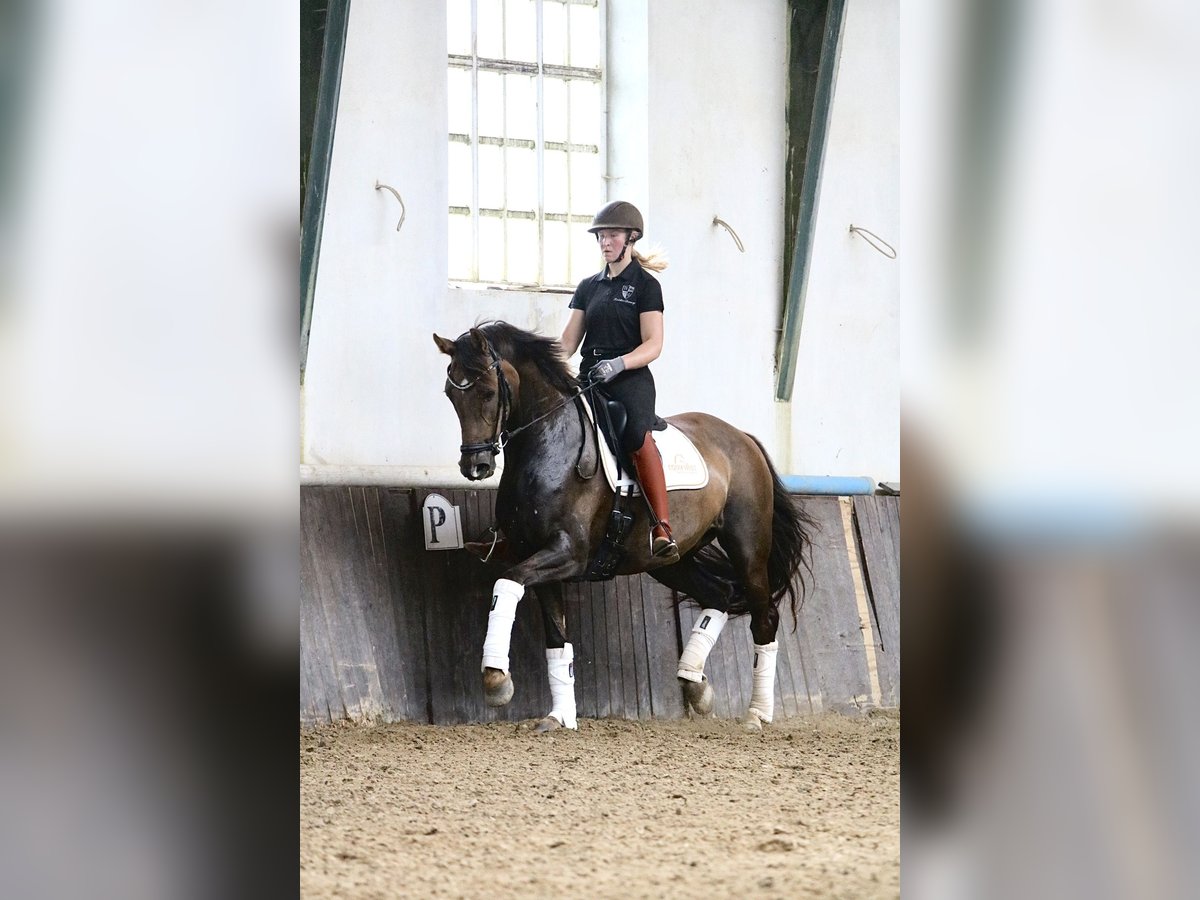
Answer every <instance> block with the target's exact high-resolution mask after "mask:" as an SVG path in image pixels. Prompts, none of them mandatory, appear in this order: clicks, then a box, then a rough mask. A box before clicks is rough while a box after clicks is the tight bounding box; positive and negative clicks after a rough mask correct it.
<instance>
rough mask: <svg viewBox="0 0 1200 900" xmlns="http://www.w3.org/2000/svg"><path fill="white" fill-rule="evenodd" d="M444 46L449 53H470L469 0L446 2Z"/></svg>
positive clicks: (464, 54) (462, 54) (466, 54)
mask: <svg viewBox="0 0 1200 900" xmlns="http://www.w3.org/2000/svg"><path fill="white" fill-rule="evenodd" d="M446 47H447V49H448V52H450V53H457V54H459V55H461V56H470V55H471V0H450V2H449V3H448V4H446Z"/></svg>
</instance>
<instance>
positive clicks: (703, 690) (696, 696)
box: [679, 675, 713, 716]
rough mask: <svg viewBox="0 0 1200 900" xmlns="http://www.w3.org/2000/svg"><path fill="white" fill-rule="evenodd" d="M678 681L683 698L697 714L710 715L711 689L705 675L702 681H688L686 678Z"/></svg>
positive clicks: (711, 707)
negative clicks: (681, 686) (681, 688)
mask: <svg viewBox="0 0 1200 900" xmlns="http://www.w3.org/2000/svg"><path fill="white" fill-rule="evenodd" d="M679 683H680V684H681V685H683V697H684V699H685V700H687V703H688V706H690V707H691V708H692V709H693V710H695V711H696V713H697V715H701V716H708V715H712V709H713V689H712V685H711V684H709V683H708V676H707V675H706V676H705V677H704V680H703V681H688V680H687V679H686V678H681V679H679Z"/></svg>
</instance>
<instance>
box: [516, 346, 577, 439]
mask: <svg viewBox="0 0 1200 900" xmlns="http://www.w3.org/2000/svg"><path fill="white" fill-rule="evenodd" d="M517 374H518V375H520V376H521V386H520V388H519V389H518V391H517V398H516V403H515V404H514V408H513V419H512V424H511V426H510V429H511V428H518V427H522V426H524V425H528V424H529V423H530V422H533V421H534V420H535V419H537V417H538V416H540V415H543V414H544V413H546V412H548V411H550V410H552V409H554V407H556V406H560V405H562V404H563V402H564V401H565V400H566V399H567V395H565V394H563V393H562V392H561V391H559V390H558V389H557V388H553V387H551V386H550V385H549V384H548V383H547V382H546V379H545V378H544V377H543V376H542V373H541V372H539V371H538V369H537V366H536V365H534V364H533V363H531V362H527V363H523V364H521V365H519V366H517ZM553 418H554V417H553V416H547V417H546V418H545V419H542V420H541V421H540V422H535V423H534V424H533V425H530V431H535V432H536V431H537V430H539V426H541V427H542V428H547V427H550V422H551V420H552V419H553Z"/></svg>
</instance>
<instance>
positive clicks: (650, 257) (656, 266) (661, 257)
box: [630, 245, 670, 272]
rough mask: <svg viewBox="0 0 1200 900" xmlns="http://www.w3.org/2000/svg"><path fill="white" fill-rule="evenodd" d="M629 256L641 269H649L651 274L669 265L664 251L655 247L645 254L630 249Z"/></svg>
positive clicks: (632, 248)
mask: <svg viewBox="0 0 1200 900" xmlns="http://www.w3.org/2000/svg"><path fill="white" fill-rule="evenodd" d="M630 255H632V256H633V258H634V259H636V260H637V261H638V263H639V264H640V265H641V267H642V268H643V269H649V270H650V271H651V272H661V271H662V270H663V269H665V268H666V267H667V266H668V265H669V264H670V263H669V261H668V259H667V254H666V251H664V250H663V248H662V247H659V246H657V245H656V246H655V247H654V248H653V249H652V250H650V252H649V253H645V254H643V253H640V252H638V249H637V247H631V248H630Z"/></svg>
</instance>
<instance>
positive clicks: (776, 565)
mask: <svg viewBox="0 0 1200 900" xmlns="http://www.w3.org/2000/svg"><path fill="white" fill-rule="evenodd" d="M746 436H747V437H748V438H750V440H752V441H754V443H755V445H756V446H757V447H758V449H759V452H760V453H762V455H763V460H765V461H766V464H767V468H768V469H769V470H770V472H771V482H772V492H773V498H772V499H773V503H772V506H773V513H772V516H771V553H770V555H769V556H768V557H767V586H768V589H769V590H770V598H771V604H772V605H773V606H776V607H778V606H779V604H780V601H782V600H783V599H784V598H785V597H786V598H787V599H788V602H789V604H790V606H791V609H792V627H793V628H795V627H796V625H797V624H798V623H799V611H800V607H801V606H802V605H803V604H804V594H805V592H806V590H807V588H808V581H809V578H811V577H812V535H813V533H814V532H815V531H817V530H818V528H819V525H818V524H817V521H816V520H815V519H814V518H813V517H812V516H810V515H809V514H808V513H807V512H805V510H804V508H803V507H802V506H800V504H799V503H798V502H797V501H796V500H794V499H793V498H792V495H791V494H789V493H788V489H787V488H786V487H784V484H783V481H782V480H781V479H780V477H779V473H778V472H776V471H775V466H774V464H773V463H772V462H771V457H770V456H768V455H767V451H766V450H765V449H764V448H763V445H762V442H761V441H759V439H758V438H756V437H755V436H754V435H752V434H747V435H746ZM693 560H694V562H695V563H696V565H697V568H698V570H699V572H698V574H699V575H700V576H701V578H702V579H703V581H706V582H708V583H709V587H710V589H711V590H712V591H714V592H716V593H718V594H724V596H725V598H726V602H727V604H728V609H727V611H728V613H729V615H731V616H740V615H745V614H746V613H748V612H750V604H749V602H748V599H747V597H746V592H745V590H744V586H743V585H742V584H741V583H740V581H739V580H738V578H737V573H736V571H735V570H734V567H733V563H732V562H731V561H730V559H729V556H728V554H726V552H725V550H724V548H722V547H721V546H719V545H718V544H717V543H712V544H708V545H706V546H704V547H702V548H701V549H700V550H699V551H697V552H696V554H695V556H694V557H693ZM805 572H807V573H808V578H806V577H805ZM797 575H799V588H800V589H799V591H797V589H796V587H797V585H796V582H797V577H796V576H797ZM680 599H689V600H692V602H697V601H696V599H695V598H692V597H686V598H680Z"/></svg>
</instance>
